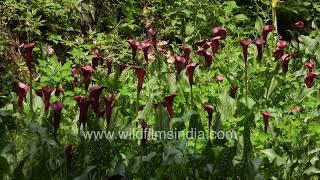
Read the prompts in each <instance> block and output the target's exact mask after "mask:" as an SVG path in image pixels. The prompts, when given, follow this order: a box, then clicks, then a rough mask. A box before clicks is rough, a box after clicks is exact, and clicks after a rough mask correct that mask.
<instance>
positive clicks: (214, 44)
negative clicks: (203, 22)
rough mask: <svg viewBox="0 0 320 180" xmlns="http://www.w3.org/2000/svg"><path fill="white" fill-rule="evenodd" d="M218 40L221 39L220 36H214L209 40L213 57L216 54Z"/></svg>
mask: <svg viewBox="0 0 320 180" xmlns="http://www.w3.org/2000/svg"><path fill="white" fill-rule="evenodd" d="M220 39H222V37H221V36H215V37H214V38H212V39H211V42H210V47H211V51H212V54H213V55H215V54H216V53H217V52H218V47H219V40H220Z"/></svg>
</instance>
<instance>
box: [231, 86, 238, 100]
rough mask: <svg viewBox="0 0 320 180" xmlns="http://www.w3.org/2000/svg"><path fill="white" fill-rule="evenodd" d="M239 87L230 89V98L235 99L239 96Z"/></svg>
mask: <svg viewBox="0 0 320 180" xmlns="http://www.w3.org/2000/svg"><path fill="white" fill-rule="evenodd" d="M237 91H238V86H231V87H230V96H231V97H232V98H233V99H234V98H236V96H237Z"/></svg>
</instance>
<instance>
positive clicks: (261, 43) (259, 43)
mask: <svg viewBox="0 0 320 180" xmlns="http://www.w3.org/2000/svg"><path fill="white" fill-rule="evenodd" d="M253 43H254V44H255V45H256V46H257V49H258V57H257V58H258V62H259V63H261V61H262V54H263V46H264V44H265V41H264V40H263V39H261V38H258V39H255V40H254V41H253Z"/></svg>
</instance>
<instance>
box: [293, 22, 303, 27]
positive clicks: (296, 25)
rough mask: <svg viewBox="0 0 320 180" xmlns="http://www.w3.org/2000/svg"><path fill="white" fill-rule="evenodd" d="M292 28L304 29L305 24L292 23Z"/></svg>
mask: <svg viewBox="0 0 320 180" xmlns="http://www.w3.org/2000/svg"><path fill="white" fill-rule="evenodd" d="M291 26H292V27H295V28H303V27H304V22H303V21H298V22H294V23H292V25H291Z"/></svg>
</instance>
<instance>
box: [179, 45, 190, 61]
mask: <svg viewBox="0 0 320 180" xmlns="http://www.w3.org/2000/svg"><path fill="white" fill-rule="evenodd" d="M180 49H181V50H182V51H183V57H184V59H185V60H186V64H188V63H189V61H190V59H191V57H190V54H191V49H190V48H188V47H186V46H184V45H182V46H180Z"/></svg>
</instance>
